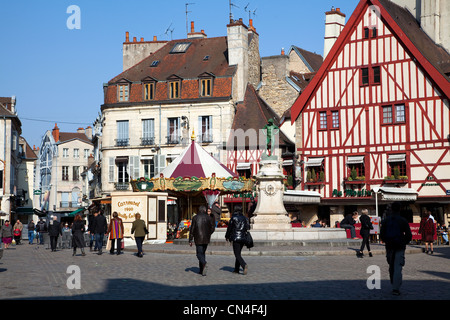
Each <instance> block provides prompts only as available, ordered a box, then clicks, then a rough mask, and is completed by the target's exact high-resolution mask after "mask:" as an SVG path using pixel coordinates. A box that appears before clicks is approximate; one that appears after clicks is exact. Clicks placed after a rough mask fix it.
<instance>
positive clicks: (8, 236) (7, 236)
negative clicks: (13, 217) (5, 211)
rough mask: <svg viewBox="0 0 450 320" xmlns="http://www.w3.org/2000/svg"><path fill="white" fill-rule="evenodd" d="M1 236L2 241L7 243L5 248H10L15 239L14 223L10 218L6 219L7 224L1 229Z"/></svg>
mask: <svg viewBox="0 0 450 320" xmlns="http://www.w3.org/2000/svg"><path fill="white" fill-rule="evenodd" d="M0 238H2V242H3V243H4V244H5V249H8V247H9V246H10V244H11V243H12V239H13V229H12V225H11V224H10V223H9V220H6V221H5V224H4V225H3V226H2V229H1V230H0Z"/></svg>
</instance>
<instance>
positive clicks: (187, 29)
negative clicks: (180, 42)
mask: <svg viewBox="0 0 450 320" xmlns="http://www.w3.org/2000/svg"><path fill="white" fill-rule="evenodd" d="M191 4H195V3H192V2H191V3H186V34H188V33H189V27H188V13H189V12H191V11H188V6H189V5H191Z"/></svg>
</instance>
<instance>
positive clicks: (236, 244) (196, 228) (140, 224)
mask: <svg viewBox="0 0 450 320" xmlns="http://www.w3.org/2000/svg"><path fill="white" fill-rule="evenodd" d="M400 210H401V205H400V203H398V202H395V203H393V204H392V205H391V206H390V207H388V209H387V210H386V212H385V218H384V219H383V220H382V221H381V223H380V225H381V227H380V240H381V241H382V242H384V243H385V249H386V260H387V263H388V265H389V279H390V282H391V285H392V293H393V294H394V295H400V287H401V285H402V269H403V267H404V266H405V250H406V245H407V244H408V243H409V242H410V241H411V239H412V233H411V229H410V226H409V224H408V222H407V220H406V219H405V218H403V217H401V215H400ZM220 217H221V208H220V205H219V203H218V202H215V203H214V204H213V206H212V207H211V208H206V206H200V208H199V210H198V214H196V215H194V217H193V218H192V222H191V226H190V230H189V245H190V246H193V244H195V250H196V257H197V259H198V262H199V274H201V275H203V276H206V274H207V269H208V263H207V261H206V250H207V248H208V245H209V243H210V241H211V235H212V233H213V232H214V231H215V228H216V227H217V225H218V222H219V220H220ZM357 218H358V212H353V214H350V215H347V216H346V217H345V218H344V220H342V221H341V223H340V227H341V228H345V229H350V233H351V237H352V238H354V239H356V234H355V226H354V225H355V223H356V220H357ZM359 220H360V222H361V231H360V235H361V236H362V243H361V247H360V249H359V251H358V252H357V256H358V257H360V258H362V257H363V256H364V254H363V251H364V249H365V248H367V250H368V253H369V257H372V252H371V251H370V241H369V237H370V230H372V229H373V225H372V223H371V220H370V217H369V216H368V210H362V212H361V217H360V218H359ZM440 228H441V233H443V234H444V235H445V236H447V230H446V229H445V228H443V227H440ZM22 230H23V225H22V223H21V222H20V221H19V220H17V222H16V223H15V224H14V226H12V225H11V223H10V222H9V221H8V220H6V221H5V224H4V225H3V226H2V227H1V229H0V237H1V238H2V242H3V244H4V245H5V249H8V247H9V246H10V245H11V243H12V241H13V239H14V240H15V241H16V243H17V244H20V238H21V234H22ZM249 230H250V223H249V219H248V218H247V217H246V216H244V215H243V214H242V208H241V207H240V206H236V207H235V209H234V212H233V215H232V217H231V219H230V220H229V223H228V226H227V230H226V233H225V239H226V241H229V242H231V243H232V247H233V253H234V257H235V265H234V270H233V273H236V274H239V273H240V271H241V269H242V273H243V274H244V275H246V274H247V273H248V264H247V263H246V262H245V260H244V259H243V258H242V254H241V253H242V249H243V247H244V246H247V247H248V248H251V247H252V246H253V240H252V239H251V234H250V232H249ZM69 231H70V232H71V233H72V248H73V255H74V256H75V255H76V251H77V249H78V248H79V249H80V251H81V255H82V256H85V255H86V253H85V251H84V248H85V238H84V234H85V232H86V228H85V223H84V221H83V220H82V218H81V216H80V215H76V216H75V219H74V222H73V224H72V226H71V228H69V227H68V225H67V223H66V224H65V225H64V226H61V224H60V222H58V221H57V217H56V216H55V217H53V219H52V220H51V221H50V222H49V223H48V225H47V224H46V223H45V222H44V221H43V219H42V218H40V219H39V221H38V222H37V223H36V224H35V223H34V222H33V221H31V222H30V223H29V224H28V240H29V243H30V244H32V243H33V240H34V237H35V234H37V240H38V241H39V243H40V244H44V234H45V233H48V235H49V238H50V247H51V251H52V252H54V251H56V247H57V243H58V237H59V236H62V235H63V232H64V233H66V232H69ZM88 232H89V234H90V242H89V247H90V250H91V251H92V250H94V251H97V254H98V255H101V254H102V253H103V246H104V237H105V235H108V242H107V244H106V249H107V250H109V253H110V254H115V252H116V254H117V255H119V254H121V253H122V250H123V248H124V241H123V239H124V226H123V221H122V219H121V218H120V217H119V214H118V213H117V212H113V214H112V219H111V221H110V223H109V224H108V223H107V220H106V217H105V216H104V215H103V213H102V212H101V210H98V211H97V212H95V213H94V215H93V216H90V220H89V228H88ZM419 233H420V234H421V236H422V241H424V242H425V250H424V252H425V253H427V254H433V241H434V238H435V236H436V228H435V221H434V218H433V216H432V215H431V213H430V212H429V211H426V212H425V215H424V216H423V218H422V220H421V222H420V229H419ZM131 234H133V235H134V237H135V241H136V246H137V254H136V256H137V257H139V258H142V257H143V246H142V245H143V242H144V239H145V236H146V235H147V234H148V230H147V227H146V223H145V221H144V220H142V219H141V215H140V214H139V213H137V214H136V215H135V221H134V222H133V224H132V227H131ZM444 241H446V243H447V244H448V237H447V238H445V239H444ZM93 246H94V249H92V247H93Z"/></svg>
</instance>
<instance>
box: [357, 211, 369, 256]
mask: <svg viewBox="0 0 450 320" xmlns="http://www.w3.org/2000/svg"><path fill="white" fill-rule="evenodd" d="M368 213H369V212H368V210H367V209H364V210H362V211H361V218H359V221H361V231H360V232H359V233H360V235H361V237H362V238H363V240H362V243H361V249H359V252H358V253H357V257H358V258H362V257H364V254H363V251H364V247H365V246H367V251H369V257H372V252H371V251H370V241H369V237H370V230H372V229H373V226H372V222H371V221H370V217H369V215H368Z"/></svg>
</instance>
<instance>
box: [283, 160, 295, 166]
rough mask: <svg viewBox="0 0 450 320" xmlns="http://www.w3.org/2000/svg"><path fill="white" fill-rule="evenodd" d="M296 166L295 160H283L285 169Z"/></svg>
mask: <svg viewBox="0 0 450 320" xmlns="http://www.w3.org/2000/svg"><path fill="white" fill-rule="evenodd" d="M293 164H294V160H283V167H288V166H292V165H293Z"/></svg>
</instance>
